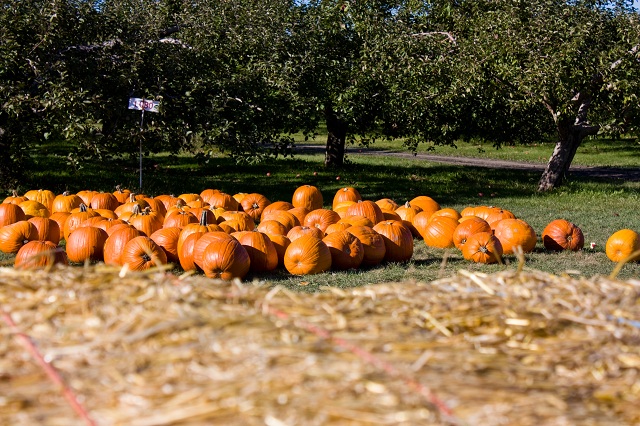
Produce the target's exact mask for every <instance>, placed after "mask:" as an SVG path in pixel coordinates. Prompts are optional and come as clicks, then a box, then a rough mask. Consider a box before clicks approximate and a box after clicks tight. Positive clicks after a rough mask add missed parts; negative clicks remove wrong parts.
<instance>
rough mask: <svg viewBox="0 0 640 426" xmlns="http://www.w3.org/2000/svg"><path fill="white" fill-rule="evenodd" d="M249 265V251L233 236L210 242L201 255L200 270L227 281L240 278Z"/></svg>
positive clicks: (209, 275) (247, 270)
mask: <svg viewBox="0 0 640 426" xmlns="http://www.w3.org/2000/svg"><path fill="white" fill-rule="evenodd" d="M200 240H202V238H200ZM250 267H251V258H250V257H249V253H247V250H246V249H245V247H244V246H243V245H242V244H240V242H238V241H237V240H236V239H235V238H232V239H228V240H225V239H221V240H218V241H214V242H212V243H211V244H209V245H208V246H207V248H206V249H205V250H204V253H203V255H202V270H203V271H204V274H205V275H206V276H207V277H210V278H220V279H223V280H227V281H229V280H232V279H234V278H238V279H242V278H244V277H245V276H246V275H247V273H248V272H249V268H250Z"/></svg>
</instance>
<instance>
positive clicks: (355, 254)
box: [322, 230, 364, 271]
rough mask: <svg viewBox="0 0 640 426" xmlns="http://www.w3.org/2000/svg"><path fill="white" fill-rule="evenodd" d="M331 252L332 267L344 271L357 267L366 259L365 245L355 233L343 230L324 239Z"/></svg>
mask: <svg viewBox="0 0 640 426" xmlns="http://www.w3.org/2000/svg"><path fill="white" fill-rule="evenodd" d="M322 241H323V242H324V243H325V244H326V245H327V247H329V252H331V268H332V269H335V270H338V271H343V270H347V269H356V268H358V267H359V266H360V264H361V263H362V259H364V247H363V246H362V243H361V242H360V240H359V239H358V238H357V237H356V236H355V235H353V234H350V233H349V232H347V231H345V230H342V231H337V232H333V233H331V234H329V235H327V236H326V237H324V238H323V239H322Z"/></svg>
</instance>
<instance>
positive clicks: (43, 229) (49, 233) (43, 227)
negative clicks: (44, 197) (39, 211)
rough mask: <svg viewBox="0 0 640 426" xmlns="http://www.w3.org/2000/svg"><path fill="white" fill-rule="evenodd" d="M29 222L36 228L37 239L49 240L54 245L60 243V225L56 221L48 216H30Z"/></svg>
mask: <svg viewBox="0 0 640 426" xmlns="http://www.w3.org/2000/svg"><path fill="white" fill-rule="evenodd" d="M29 222H31V223H33V224H34V225H35V226H36V228H37V229H38V240H42V241H50V242H52V243H53V244H55V245H56V246H57V245H58V244H59V243H60V227H59V226H58V222H56V221H55V220H53V219H51V218H48V217H37V216H36V217H32V218H31V219H29Z"/></svg>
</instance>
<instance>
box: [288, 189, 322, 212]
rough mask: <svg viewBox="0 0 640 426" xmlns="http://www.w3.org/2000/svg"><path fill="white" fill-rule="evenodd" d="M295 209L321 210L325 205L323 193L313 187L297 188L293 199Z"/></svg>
mask: <svg viewBox="0 0 640 426" xmlns="http://www.w3.org/2000/svg"><path fill="white" fill-rule="evenodd" d="M291 204H293V206H294V207H304V208H306V209H307V210H309V211H313V210H315V209H321V208H322V205H323V198H322V192H320V190H319V189H318V188H317V187H315V186H313V185H302V186H299V187H298V188H296V190H295V191H294V192H293V196H292V197H291Z"/></svg>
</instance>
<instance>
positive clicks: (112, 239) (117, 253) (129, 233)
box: [103, 225, 141, 266]
mask: <svg viewBox="0 0 640 426" xmlns="http://www.w3.org/2000/svg"><path fill="white" fill-rule="evenodd" d="M114 228H115V227H114ZM107 235H108V236H107V239H106V240H105V242H104V247H103V257H104V263H106V264H107V265H114V266H122V262H121V258H122V250H123V249H124V246H126V245H127V243H128V242H129V241H131V240H133V239H134V238H136V237H139V236H140V235H141V234H140V231H138V230H137V229H136V228H134V227H133V226H130V225H123V226H122V227H121V228H120V229H117V230H115V231H113V232H112V233H111V234H110V235H109V234H107Z"/></svg>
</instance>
